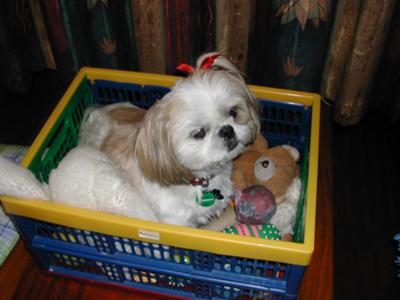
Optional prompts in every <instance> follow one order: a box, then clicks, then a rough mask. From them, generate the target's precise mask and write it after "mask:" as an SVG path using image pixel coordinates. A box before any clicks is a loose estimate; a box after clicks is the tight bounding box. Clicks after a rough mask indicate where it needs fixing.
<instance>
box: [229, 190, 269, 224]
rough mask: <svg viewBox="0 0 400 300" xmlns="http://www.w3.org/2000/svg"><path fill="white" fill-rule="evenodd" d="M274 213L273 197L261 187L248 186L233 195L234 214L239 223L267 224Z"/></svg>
mask: <svg viewBox="0 0 400 300" xmlns="http://www.w3.org/2000/svg"><path fill="white" fill-rule="evenodd" d="M275 211H276V202H275V197H274V195H273V194H272V192H271V191H270V190H269V189H267V188H266V187H264V186H262V185H253V186H250V187H248V188H245V189H244V190H242V191H238V192H237V193H236V195H235V213H236V218H237V220H238V221H239V222H240V223H245V224H253V225H255V224H264V223H268V222H269V220H270V219H271V218H272V216H273V215H274V213H275Z"/></svg>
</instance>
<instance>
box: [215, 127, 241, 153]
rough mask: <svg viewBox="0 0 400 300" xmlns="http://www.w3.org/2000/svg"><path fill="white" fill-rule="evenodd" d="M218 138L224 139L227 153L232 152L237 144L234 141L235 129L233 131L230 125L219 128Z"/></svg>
mask: <svg viewBox="0 0 400 300" xmlns="http://www.w3.org/2000/svg"><path fill="white" fill-rule="evenodd" d="M218 136H219V137H220V138H222V139H224V143H225V145H226V147H227V148H228V151H232V150H233V149H235V148H236V146H237V145H238V144H239V142H238V140H237V139H236V134H235V129H233V127H232V126H231V125H225V126H223V127H221V129H220V130H219V132H218Z"/></svg>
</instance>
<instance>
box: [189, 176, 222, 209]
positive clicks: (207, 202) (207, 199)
mask: <svg viewBox="0 0 400 300" xmlns="http://www.w3.org/2000/svg"><path fill="white" fill-rule="evenodd" d="M190 183H191V184H192V185H193V186H197V185H200V186H201V187H202V195H201V199H199V198H200V197H198V196H196V199H195V202H196V203H197V204H199V205H200V206H203V207H210V206H213V205H214V204H215V200H222V199H224V196H223V195H222V194H221V191H220V190H217V189H213V190H212V191H209V190H208V189H207V188H208V184H209V179H208V178H206V177H201V178H193V179H192V180H190Z"/></svg>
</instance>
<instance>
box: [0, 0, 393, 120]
mask: <svg viewBox="0 0 400 300" xmlns="http://www.w3.org/2000/svg"><path fill="white" fill-rule="evenodd" d="M395 2H396V1H395V0H382V1H373V0H354V1H353V0H352V1H346V0H271V1H267V0H41V1H39V0H3V1H1V3H0V25H1V26H0V55H1V57H2V59H1V62H0V63H1V68H0V80H1V82H2V84H3V85H5V86H6V87H8V88H9V89H10V90H12V91H14V92H17V93H28V92H29V87H30V77H31V74H32V73H33V72H36V71H39V70H42V69H45V68H52V69H57V70H58V72H59V73H60V75H61V77H62V78H63V80H64V82H65V83H66V84H68V83H69V82H70V81H71V79H72V78H73V77H74V75H75V74H76V72H77V71H78V70H79V69H80V68H81V67H82V66H93V67H102V68H113V69H123V70H136V71H143V72H153V73H166V74H177V73H176V69H175V67H176V65H178V64H179V63H190V64H194V62H195V59H196V57H197V56H199V55H200V54H202V53H204V52H206V51H214V50H218V51H220V52H222V53H223V54H225V55H226V56H228V57H229V58H230V59H231V60H232V61H233V62H234V63H235V64H236V65H237V66H238V67H239V68H240V70H241V71H242V72H243V73H244V74H246V76H247V79H248V82H249V83H251V84H258V85H265V86H272V87H280V88H288V89H296V90H303V91H310V92H317V93H319V94H321V95H322V96H323V97H325V98H327V99H328V100H331V101H332V102H333V103H334V105H335V114H334V115H335V120H336V121H337V122H338V123H340V124H342V125H350V124H356V123H357V122H358V121H359V120H360V118H361V117H362V115H363V113H364V112H365V110H366V107H367V103H370V104H371V103H374V104H376V103H377V102H379V101H378V100H376V97H375V96H377V97H378V98H379V97H380V96H382V97H381V99H380V100H381V102H383V101H385V99H386V98H389V96H388V95H395V97H397V98H396V99H397V100H399V97H398V95H399V94H400V90H399V89H398V88H397V86H399V85H398V84H396V83H398V80H399V76H397V77H396V78H394V79H391V81H390V82H391V84H390V85H389V84H388V83H387V80H386V79H385V80H383V81H382V80H381V79H380V78H381V77H382V78H385V76H386V77H387V76H388V75H387V73H386V72H384V71H382V67H380V65H379V62H380V61H381V62H382V63H383V64H384V65H385V66H386V67H384V69H383V70H387V69H391V68H393V70H397V69H398V68H395V67H394V65H393V64H392V62H393V61H394V62H395V63H397V65H398V63H399V59H398V54H397V53H399V51H397V52H396V53H394V52H393V51H392V52H393V53H392V52H391V51H390V48H392V47H397V48H398V44H399V43H398V40H399V36H400V33H399V30H398V27H399V25H398V24H399V22H398V21H397V22H396V21H393V20H398V13H397V18H395V17H396V14H394V16H393V18H392V15H393V11H395V8H394V6H395ZM397 11H398V9H397ZM396 28H397V29H396ZM388 35H389V36H390V37H391V41H392V42H390V41H386V36H388ZM393 40H394V41H397V44H396V42H393ZM385 41H386V44H385ZM388 49H389V50H388ZM382 53H383V54H382ZM386 55H389V56H390V55H392V58H391V60H390V63H389V62H388V60H387V59H384V58H383V59H381V57H383V56H386ZM393 56H394V57H393ZM397 65H396V66H397ZM397 73H398V72H397ZM397 73H396V74H397ZM383 85H384V88H385V89H386V88H388V87H389V88H390V89H391V90H392V91H391V92H390V93H389V92H388V91H385V93H382V92H380V91H381V90H382V89H383V87H382V86H383ZM375 87H376V88H375ZM371 94H373V95H375V96H374V99H375V101H368V100H369V99H370V98H371ZM391 101H392V102H390V103H385V105H382V106H384V107H385V108H386V111H390V107H392V106H393V107H399V106H400V105H398V104H396V103H397V102H398V101H393V99H391Z"/></svg>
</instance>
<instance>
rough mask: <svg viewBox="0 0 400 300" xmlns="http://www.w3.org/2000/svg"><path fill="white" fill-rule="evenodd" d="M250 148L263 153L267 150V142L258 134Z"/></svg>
mask: <svg viewBox="0 0 400 300" xmlns="http://www.w3.org/2000/svg"><path fill="white" fill-rule="evenodd" d="M250 147H251V148H252V150H255V151H260V152H264V151H265V150H266V149H267V148H268V141H267V139H266V138H265V137H264V136H263V135H262V134H259V135H258V136H257V138H256V140H255V141H254V143H253V144H252V145H250Z"/></svg>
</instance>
